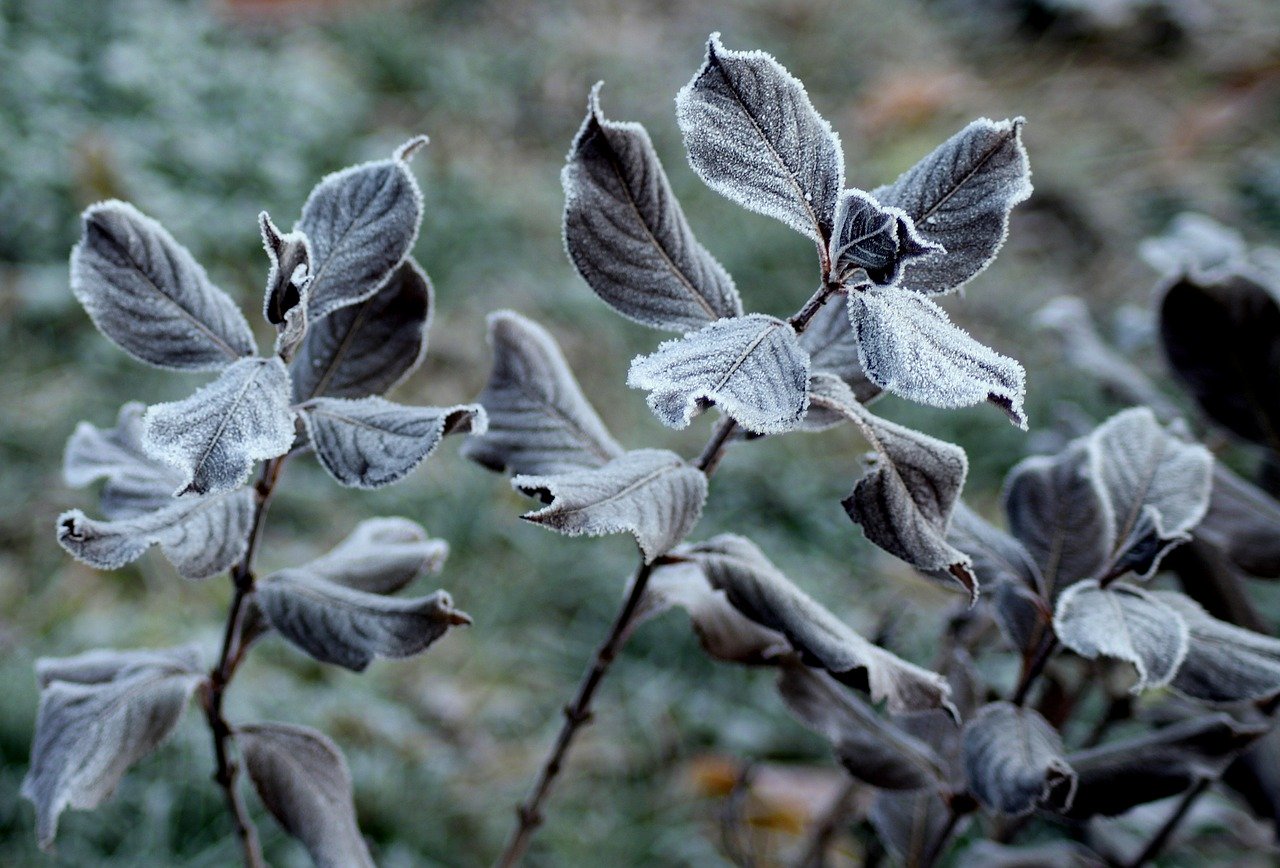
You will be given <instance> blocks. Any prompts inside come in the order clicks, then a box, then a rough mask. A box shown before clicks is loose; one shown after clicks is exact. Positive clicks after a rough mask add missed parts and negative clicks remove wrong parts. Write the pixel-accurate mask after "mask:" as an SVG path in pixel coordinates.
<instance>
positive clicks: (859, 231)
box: [828, 190, 944, 286]
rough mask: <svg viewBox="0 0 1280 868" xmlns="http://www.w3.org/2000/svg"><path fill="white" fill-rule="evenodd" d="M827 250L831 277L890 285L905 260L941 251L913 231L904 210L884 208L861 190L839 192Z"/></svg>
mask: <svg viewBox="0 0 1280 868" xmlns="http://www.w3.org/2000/svg"><path fill="white" fill-rule="evenodd" d="M828 250H829V252H830V257H831V274H832V278H833V279H834V280H836V281H838V282H840V283H842V284H844V283H861V282H863V281H864V280H869V281H870V282H871V283H872V284H874V285H875V286H893V285H895V284H896V283H897V282H898V278H899V277H900V276H901V275H902V269H903V268H904V267H905V266H906V265H907V263H909V262H912V261H914V260H916V259H919V258H921V257H924V256H937V255H939V254H941V253H943V252H944V251H943V248H942V245H941V244H937V243H934V242H932V241H926V240H925V239H924V238H922V237H921V236H920V234H919V233H918V232H916V226H915V223H914V222H913V221H912V219H911V218H910V217H908V216H907V214H906V212H905V211H903V210H902V209H901V208H886V207H885V206H884V205H881V204H880V203H879V202H877V201H876V199H875V197H874V196H872V195H871V194H870V193H864V192H863V191H862V190H845V191H844V192H843V193H841V194H840V201H839V203H837V205H836V216H835V230H834V231H833V233H832V235H831V243H830V244H829V245H828ZM864 274H865V278H864V277H863V276H862V275H864Z"/></svg>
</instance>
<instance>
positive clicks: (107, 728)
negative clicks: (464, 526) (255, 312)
mask: <svg viewBox="0 0 1280 868" xmlns="http://www.w3.org/2000/svg"><path fill="white" fill-rule="evenodd" d="M425 141H426V140H425V138H417V139H413V140H411V141H409V142H407V143H406V144H405V145H404V146H402V147H401V148H400V149H398V150H397V151H396V153H395V154H394V156H393V157H392V158H390V159H387V160H381V161H376V162H372V163H367V164H363V165H358V166H353V167H351V168H348V169H345V170H343V171H340V172H337V173H334V174H332V175H329V176H328V177H326V178H324V179H323V180H322V181H321V182H320V183H319V184H318V185H317V186H316V187H315V188H314V190H312V192H311V195H310V196H309V197H308V198H307V200H306V203H305V204H304V206H303V208H302V214H301V217H300V219H299V220H298V223H297V225H296V226H295V228H294V229H293V231H291V232H288V233H282V232H280V231H279V230H278V229H277V228H276V226H275V225H274V223H273V222H272V221H271V219H270V217H268V216H267V215H266V214H265V213H263V214H262V215H260V218H259V223H260V229H261V232H262V238H263V244H264V248H265V250H266V253H267V256H268V259H269V266H270V267H269V269H268V275H267V281H266V293H265V300H264V306H263V312H264V316H265V319H266V320H267V322H268V323H270V324H271V325H272V326H274V328H275V331H276V340H275V347H274V352H273V353H272V354H271V355H268V356H260V355H258V354H257V343H256V340H255V338H254V335H253V332H252V331H251V329H250V327H249V325H248V323H247V321H246V320H245V318H244V316H243V315H242V314H241V313H240V311H239V309H237V308H236V306H235V305H234V303H233V302H232V301H231V299H230V297H229V296H227V295H226V294H225V293H224V292H223V291H222V290H220V289H218V288H217V287H215V286H214V285H213V284H212V282H211V281H210V279H209V277H208V276H207V274H206V273H205V271H204V269H203V268H201V267H200V265H199V264H198V263H197V262H196V260H195V259H194V258H193V257H192V256H191V254H190V253H189V252H188V251H187V250H186V248H184V247H183V246H181V245H180V244H179V243H178V242H177V241H175V240H174V238H173V237H172V236H171V235H169V233H168V232H167V231H165V229H164V228H163V227H161V226H160V225H159V224H158V223H156V222H155V221H154V220H152V219H150V218H148V217H146V216H144V215H143V214H141V213H140V212H139V211H137V210H136V209H135V208H133V207H132V206H130V205H128V204H125V203H123V202H117V201H108V202H103V203H100V204H97V205H94V206H92V207H90V208H89V209H88V210H86V211H85V213H84V217H83V236H82V239H81V241H80V243H79V244H78V245H76V247H75V249H74V251H73V252H72V256H71V285H72V290H73V292H74V293H75V296H76V298H77V299H78V300H79V301H80V302H81V304H82V305H83V306H84V308H85V310H86V311H87V312H88V313H89V316H90V317H91V318H92V319H93V321H94V323H95V324H96V325H97V326H98V328H99V330H100V331H101V332H102V333H103V334H104V335H106V336H107V337H108V338H109V339H111V340H112V341H113V342H114V343H116V344H117V345H118V346H119V347H120V348H121V349H123V350H124V351H125V352H127V353H129V354H130V355H132V356H133V357H135V358H137V359H138V360H140V361H142V362H145V363H148V364H151V365H155V366H158V367H161V368H166V369H171V370H178V371H216V372H217V376H216V378H215V379H214V380H213V381H212V382H210V383H208V384H207V385H205V386H203V387H202V388H200V389H198V390H196V391H195V392H194V393H193V394H192V395H191V396H190V397H188V398H185V399H183V400H180V401H175V402H171V403H162V404H155V405H153V406H150V407H145V406H144V405H142V404H139V403H129V404H126V405H125V406H124V407H123V408H122V409H121V410H120V414H119V419H118V420H117V423H116V426H115V427H114V428H110V429H101V428H97V427H95V426H93V425H91V424H89V423H87V422H85V423H81V425H80V426H79V427H78V428H77V430H76V432H75V433H74V434H73V435H72V437H71V439H70V441H69V443H68V445H67V450H66V456H65V462H64V468H65V477H66V480H67V482H68V484H70V485H73V486H84V485H89V484H92V483H95V482H98V481H102V482H103V484H102V488H101V498H100V508H101V512H102V514H103V518H102V519H93V518H90V517H88V516H86V515H85V514H84V513H83V512H81V511H80V510H71V511H69V512H67V513H64V514H63V515H62V516H61V517H60V518H59V520H58V541H59V543H61V545H62V546H63V548H65V549H66V550H67V551H68V552H69V553H70V554H72V555H73V556H74V557H76V558H78V559H79V560H82V561H84V562H85V563H88V564H90V565H92V566H94V567H97V568H100V569H116V568H119V567H121V566H124V565H125V564H127V563H129V562H131V561H133V560H135V559H137V558H138V557H140V556H141V555H142V554H143V553H144V552H146V551H147V549H148V548H150V547H151V546H158V547H159V548H160V550H161V552H162V553H163V554H164V556H165V557H166V558H167V559H168V560H169V561H170V562H171V563H172V564H173V565H174V567H175V568H176V569H177V571H178V572H179V574H181V575H182V576H183V577H184V578H187V579H192V580H202V579H206V578H209V577H211V576H213V575H216V574H217V573H220V572H223V571H228V570H229V571H230V575H231V578H232V580H233V583H234V589H235V598H234V601H233V603H232V606H231V610H230V614H229V616H228V623H227V628H226V639H225V642H224V645H223V647H222V650H221V655H220V657H219V658H218V660H217V662H216V663H215V664H213V666H212V668H211V669H206V668H204V666H207V665H208V664H207V662H206V663H205V664H204V665H203V666H202V662H201V661H202V654H201V649H199V648H195V647H182V648H170V649H149V650H127V651H114V650H96V651H90V652H86V653H84V654H81V655H78V656H75V657H69V658H62V659H45V660H41V661H39V663H38V665H37V674H38V677H39V681H40V686H41V699H40V709H39V715H38V721H37V731H36V736H35V741H34V744H33V748H32V757H31V767H30V771H29V774H28V776H27V779H26V781H25V782H24V786H23V792H24V794H25V795H26V796H27V797H28V798H30V799H31V800H32V801H33V802H34V803H35V805H36V809H37V813H38V827H39V837H40V842H41V844H42V846H49V845H51V844H52V842H53V838H54V835H55V833H56V831H57V823H58V817H59V815H60V813H61V812H62V811H63V810H64V809H65V808H67V807H74V808H92V807H94V806H96V805H98V804H99V803H101V802H102V801H103V799H105V798H107V797H108V796H109V795H110V794H111V792H112V790H113V789H114V788H115V786H116V784H117V783H118V781H119V780H120V778H121V777H122V776H123V775H124V773H125V772H126V770H127V769H128V768H129V766H130V765H132V764H133V763H134V762H136V761H137V760H138V759H139V758H141V757H142V756H144V755H146V754H147V753H149V752H151V751H152V750H154V749H155V748H156V747H157V746H158V745H159V744H160V743H161V742H162V741H163V740H164V739H165V738H166V737H167V736H168V734H169V733H170V732H171V731H172V730H173V728H174V727H175V726H176V725H177V723H178V721H179V718H180V717H181V715H182V712H183V709H184V707H185V705H186V703H187V700H188V699H189V698H190V697H191V696H192V695H193V693H196V692H199V693H200V696H201V699H202V702H203V704H204V707H205V712H206V716H207V717H208V719H209V724H210V727H211V729H212V730H213V736H214V742H215V750H216V755H217V760H218V765H219V768H218V780H219V782H220V783H222V785H223V786H224V787H225V788H227V795H228V799H229V800H230V802H231V804H232V805H233V806H234V805H235V804H237V803H238V798H239V797H238V794H236V793H235V791H234V787H235V786H236V782H235V775H234V768H235V766H234V765H231V762H232V761H230V760H228V759H227V753H228V742H232V743H234V745H235V746H236V748H237V749H238V752H239V756H240V758H241V760H242V761H243V764H244V766H245V768H246V770H247V772H248V775H249V777H250V779H251V781H252V782H253V784H254V787H255V788H256V790H257V792H258V793H259V795H260V796H261V797H262V800H263V802H264V803H265V805H266V806H267V808H268V809H270V811H271V812H272V813H273V814H274V815H275V816H276V817H277V818H278V819H279V820H280V822H281V823H282V824H283V826H284V827H285V828H286V829H287V830H288V831H289V832H290V833H292V834H293V835H295V836H296V837H298V838H299V839H300V840H301V841H302V842H303V843H304V844H305V845H306V847H307V848H308V850H309V851H310V853H311V854H312V856H313V858H314V859H315V861H316V862H317V863H318V864H328V865H357V864H370V863H371V859H370V856H369V853H368V850H367V848H366V846H365V843H364V840H363V838H362V837H361V836H360V833H359V830H358V828H357V825H356V819H355V814H354V808H353V806H352V800H351V781H350V775H349V774H348V771H347V768H346V765H345V761H344V760H343V759H342V755H341V753H340V752H339V751H338V748H337V747H336V746H335V745H334V744H333V743H332V742H331V741H330V740H329V739H328V738H327V737H326V736H324V735H323V734H321V733H319V732H315V731H312V730H309V729H306V728H303V727H298V726H293V725H289V724H283V723H254V724H243V725H235V726H232V725H230V724H229V723H227V721H226V720H225V719H224V718H222V712H221V702H222V699H221V697H222V693H223V691H224V690H225V689H226V687H227V684H228V682H229V680H230V678H231V676H232V675H233V674H234V672H235V669H236V667H237V666H238V665H239V663H240V661H241V660H242V659H243V656H244V654H245V653H246V652H247V651H248V650H249V647H250V646H251V645H252V643H254V642H255V641H256V640H257V639H258V638H260V637H262V636H264V635H266V634H268V633H271V632H274V633H278V634H279V635H280V636H282V637H283V638H284V639H286V640H287V641H289V642H290V643H292V644H293V645H295V646H296V647H298V648H299V649H301V650H302V651H305V652H306V653H307V654H309V655H311V656H312V657H313V658H315V659H317V660H320V661H322V662H326V663H334V664H337V665H340V666H344V667H346V668H348V669H351V670H354V671H360V670H363V669H364V668H365V667H367V666H368V665H369V663H370V662H371V661H372V660H373V659H374V658H376V657H389V658H402V657H409V656H411V655H414V654H417V653H419V652H421V651H423V650H425V649H426V648H427V647H428V646H429V645H431V644H432V643H433V642H434V641H435V640H436V639H438V638H440V637H441V636H442V635H444V633H445V632H446V631H447V630H448V629H449V628H450V627H452V626H456V625H460V624H468V623H470V619H469V618H468V617H467V615H466V614H465V613H463V612H461V611H459V610H457V609H455V608H454V606H453V602H452V600H451V598H450V596H449V595H448V594H447V593H445V592H444V591H437V592H435V593H433V594H430V595H427V596H422V597H416V598H398V597H394V596H391V595H393V594H395V593H396V592H397V591H399V590H400V589H402V588H404V587H405V586H407V585H408V584H409V583H410V582H412V581H413V580H414V579H416V578H417V577H418V576H419V575H420V574H421V573H422V572H423V571H424V570H429V571H431V572H436V571H438V570H439V569H440V568H441V566H442V565H443V563H444V560H445V557H446V555H447V553H448V546H447V544H446V543H444V542H443V541H441V540H436V539H431V538H429V537H428V535H427V533H426V532H425V531H424V530H423V529H422V528H421V527H420V526H419V525H418V524H416V523H415V522H413V521H410V520H409V519H406V518H381V519H371V520H368V521H365V522H362V523H361V524H359V525H358V526H357V527H356V528H355V529H354V530H353V531H352V532H351V534H350V535H349V536H348V537H347V538H346V539H345V540H344V541H342V542H341V543H340V544H339V545H337V546H336V547H335V548H333V549H332V550H331V551H329V552H327V553H326V554H324V555H322V556H320V557H318V558H315V559H314V560H311V561H309V562H307V563H304V564H301V565H299V566H296V567H292V568H288V569H282V570H279V571H277V572H274V573H272V574H270V575H268V576H265V577H262V578H260V579H258V578H256V577H255V575H254V573H253V556H254V553H255V550H256V548H257V546H258V542H259V539H260V537H261V535H262V530H263V520H264V517H265V511H266V508H267V504H268V501H269V500H270V498H271V496H272V493H273V491H274V489H275V486H276V484H277V482H278V480H279V476H280V473H281V471H282V469H283V466H284V462H285V461H286V459H287V458H289V457H290V456H292V455H295V454H299V453H302V452H305V451H312V452H314V453H315V455H316V457H317V458H318V459H319V461H320V463H321V465H322V466H323V467H324V468H325V470H326V471H328V473H329V474H330V475H331V476H332V477H333V478H334V479H335V480H337V481H338V482H339V483H340V484H342V485H345V486H351V487H357V488H374V487H378V486H383V485H388V484H390V483H393V482H396V481H399V480H401V479H403V478H404V477H405V476H406V475H407V474H409V473H410V472H411V471H412V470H413V469H414V468H415V467H417V466H418V464H420V463H421V462H422V461H423V460H424V459H425V458H426V457H427V456H428V455H430V454H431V453H432V452H433V451H434V450H435V449H436V447H437V446H438V445H439V443H440V441H441V439H442V438H443V437H444V436H445V435H447V434H450V433H454V432H463V433H465V432H471V431H483V430H484V428H485V424H486V417H485V413H484V411H483V409H481V408H480V407H478V406H476V405H466V406H458V407H447V408H437V407H411V406H405V405H401V404H397V403H393V402H391V401H388V400H387V399H385V398H383V397H382V394H383V393H384V392H386V391H387V390H389V389H390V388H392V387H393V386H394V385H396V384H397V383H399V382H400V381H402V380H403V379H404V378H405V377H406V376H408V375H409V374H410V373H411V372H412V371H413V370H414V369H416V368H417V366H418V365H419V364H420V362H421V361H422V357H423V354H424V353H425V350H426V340H427V329H428V326H429V324H430V320H431V311H432V305H433V300H432V289H431V284H430V281H429V280H428V279H427V276H426V274H425V273H424V272H423V270H422V268H421V267H420V266H419V265H418V264H417V263H416V262H414V261H413V259H412V258H411V257H410V256H409V251H410V249H411V248H412V246H413V242H414V240H415V238H416V236H417V232H418V226H419V223H420V221H421V219H422V199H421V195H420V193H419V191H418V188H417V184H416V182H415V180H414V178H413V176H412V174H411V173H410V170H409V167H408V163H407V161H408V159H409V158H410V157H411V156H412V155H413V153H414V152H415V151H416V150H418V149H419V148H420V147H421V146H422V145H423V144H425ZM259 462H263V464H262V472H261V474H260V476H259V479H258V481H257V483H256V484H254V485H252V486H248V485H246V483H247V482H248V480H249V478H250V475H251V473H252V471H253V468H254V466H255V465H256V464H258V463H259ZM241 834H242V835H244V834H245V830H244V829H242V830H241Z"/></svg>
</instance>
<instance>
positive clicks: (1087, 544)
mask: <svg viewBox="0 0 1280 868" xmlns="http://www.w3.org/2000/svg"><path fill="white" fill-rule="evenodd" d="M1004 509H1005V514H1006V515H1007V516H1008V519H1009V530H1010V531H1012V532H1013V534H1014V536H1016V537H1017V538H1018V539H1019V540H1020V541H1021V542H1022V544H1023V545H1024V546H1026V548H1027V551H1029V552H1030V553H1031V555H1032V557H1034V558H1035V562H1036V564H1037V565H1038V566H1039V570H1040V575H1041V576H1043V578H1044V582H1045V588H1046V589H1047V590H1048V591H1049V593H1050V595H1052V594H1054V593H1056V592H1057V591H1059V590H1061V589H1062V588H1065V587H1066V586H1068V585H1070V584H1073V583H1075V582H1077V581H1079V580H1081V579H1093V578H1099V577H1100V576H1101V575H1102V572H1103V570H1104V569H1105V568H1106V566H1107V565H1108V562H1109V560H1110V558H1111V553H1112V550H1113V548H1114V543H1115V541H1114V539H1113V537H1112V534H1114V533H1115V527H1114V525H1115V522H1114V519H1113V516H1112V513H1111V503H1110V501H1109V500H1108V498H1107V497H1106V495H1105V494H1104V493H1103V492H1102V491H1101V490H1100V489H1099V486H1098V485H1097V484H1096V483H1095V482H1094V480H1093V479H1092V478H1091V476H1090V467H1089V450H1088V448H1087V444H1086V442H1084V441H1076V442H1074V443H1072V444H1071V445H1070V446H1068V447H1067V448H1066V449H1064V450H1063V451H1062V452H1061V453H1060V454H1058V455H1034V456H1032V457H1030V458H1026V459H1023V460H1022V461H1021V462H1019V463H1018V464H1017V465H1015V466H1014V468H1013V470H1011V471H1009V475H1008V476H1007V477H1005V483H1004Z"/></svg>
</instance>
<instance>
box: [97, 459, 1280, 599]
mask: <svg viewBox="0 0 1280 868" xmlns="http://www.w3.org/2000/svg"><path fill="white" fill-rule="evenodd" d="M104 494H105V490H104ZM1195 537H1196V539H1198V540H1203V541H1204V542H1206V543H1208V544H1209V545H1211V546H1213V547H1214V548H1216V549H1218V550H1219V551H1221V552H1222V553H1223V554H1224V555H1225V556H1226V557H1227V558H1228V559H1229V560H1230V561H1231V563H1232V564H1234V565H1235V566H1237V567H1239V568H1240V569H1242V570H1244V571H1245V572H1246V573H1248V574H1249V575H1251V576H1259V577H1261V578H1268V579H1271V578H1277V577H1280V503H1277V502H1276V501H1275V500H1274V499H1273V498H1272V497H1271V496H1270V495H1268V494H1267V493H1266V492H1264V491H1263V490H1262V489H1260V488H1258V487H1256V486H1254V485H1251V484H1249V483H1248V482H1246V481H1245V480H1243V479H1241V478H1240V477H1239V476H1237V475H1236V474H1234V473H1232V472H1231V471H1230V470H1228V469H1227V468H1226V467H1225V466H1224V465H1223V464H1221V463H1220V462H1216V461H1215V462H1214V465H1213V491H1212V492H1211V493H1210V495H1209V511H1208V512H1206V513H1205V516H1204V518H1203V519H1201V521H1200V523H1199V524H1198V525H1196V529H1195Z"/></svg>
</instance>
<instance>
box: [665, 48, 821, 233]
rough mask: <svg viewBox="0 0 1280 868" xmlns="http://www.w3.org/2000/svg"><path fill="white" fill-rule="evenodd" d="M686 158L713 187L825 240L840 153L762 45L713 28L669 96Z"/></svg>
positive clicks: (797, 85)
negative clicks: (688, 73) (736, 40)
mask: <svg viewBox="0 0 1280 868" xmlns="http://www.w3.org/2000/svg"><path fill="white" fill-rule="evenodd" d="M676 120H677V121H678V122H679V124H680V131H681V133H683V134H684V144H685V148H686V149H687V150H688V152H689V164H690V165H692V166H693V170H694V171H695V172H697V173H698V176H699V177H701V178H702V180H703V181H705V182H706V183H707V185H708V186H709V187H711V189H713V190H715V191H716V192H717V193H719V194H721V195H722V196H725V197H726V198H728V199H731V200H732V201H734V202H737V203H738V204H739V205H741V206H743V207H744V208H747V209H749V210H751V211H756V212H758V213H760V214H764V215H766V216H769V217H773V218H775V219H777V220H781V221H782V222H783V223H786V224H787V225H788V226H790V227H791V228H793V229H795V230H796V231H797V232H800V233H802V234H804V235H807V236H809V237H810V238H812V239H813V240H814V241H816V242H817V243H818V244H820V245H825V244H826V243H827V239H828V238H829V237H830V235H831V226H832V220H833V219H834V215H835V210H836V200H837V199H838V198H839V196H840V191H841V190H842V189H843V188H844V154H843V152H842V151H841V150H840V139H839V137H838V136H837V135H836V134H835V131H833V130H832V129H831V124H829V123H827V121H826V120H825V119H824V118H823V117H822V116H821V115H819V114H818V112H817V111H816V110H815V109H814V107H813V103H812V102H810V101H809V95H808V93H806V92H805V89H804V85H803V84H801V83H800V81H799V80H798V79H796V78H795V77H794V76H792V75H791V73H789V72H787V70H786V69H785V68H783V66H782V65H781V64H780V63H778V61H776V60H775V59H774V58H773V57H771V56H770V55H768V54H765V53H764V52H763V51H729V50H727V49H726V48H725V47H724V46H723V45H721V44H720V34H719V33H713V34H711V37H710V38H709V39H708V40H707V57H706V60H705V62H704V63H703V64H702V68H701V69H699V70H698V72H697V74H696V75H694V77H693V79H692V80H691V81H690V82H689V83H688V84H686V85H685V86H684V87H683V88H682V89H681V90H680V93H679V94H677V95H676Z"/></svg>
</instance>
